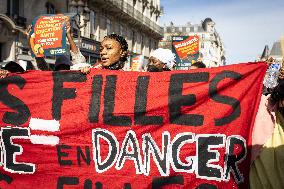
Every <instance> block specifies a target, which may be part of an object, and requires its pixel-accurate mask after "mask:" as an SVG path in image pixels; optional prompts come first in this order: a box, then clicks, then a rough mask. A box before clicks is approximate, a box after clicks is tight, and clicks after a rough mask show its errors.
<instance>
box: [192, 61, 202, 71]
mask: <svg viewBox="0 0 284 189" xmlns="http://www.w3.org/2000/svg"><path fill="white" fill-rule="evenodd" d="M198 68H206V65H205V64H204V63H203V62H195V63H194V64H192V65H191V66H190V70H194V69H198Z"/></svg>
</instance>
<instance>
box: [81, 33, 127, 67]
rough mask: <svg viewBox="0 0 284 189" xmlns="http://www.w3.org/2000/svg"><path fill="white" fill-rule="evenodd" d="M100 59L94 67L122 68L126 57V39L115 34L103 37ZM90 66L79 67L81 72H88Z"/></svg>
mask: <svg viewBox="0 0 284 189" xmlns="http://www.w3.org/2000/svg"><path fill="white" fill-rule="evenodd" d="M100 56H101V61H100V62H99V63H98V64H97V65H94V66H93V68H95V69H109V70H123V67H124V64H125V62H126V60H127V57H128V44H127V42H126V40H125V39H124V38H123V37H122V36H120V35H117V34H110V35H107V36H105V37H104V39H103V41H102V42H101V47H100ZM91 68H92V67H84V68H82V69H81V72H83V73H89V72H90V69H91Z"/></svg>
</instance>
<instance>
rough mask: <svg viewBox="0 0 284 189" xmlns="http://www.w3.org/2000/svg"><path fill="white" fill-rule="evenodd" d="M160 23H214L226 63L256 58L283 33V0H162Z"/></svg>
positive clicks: (283, 34)
mask: <svg viewBox="0 0 284 189" xmlns="http://www.w3.org/2000/svg"><path fill="white" fill-rule="evenodd" d="M161 6H163V7H164V15H162V16H161V18H160V25H161V26H164V25H165V24H166V25H169V23H170V22H171V21H172V22H173V23H174V25H185V24H186V23H187V22H191V23H193V24H198V23H200V22H201V20H204V19H205V18H207V17H210V18H212V20H213V21H214V22H215V29H216V31H217V32H218V33H219V35H220V37H221V39H222V41H223V43H224V45H225V50H226V59H227V64H236V63H242V62H250V61H255V59H256V58H257V57H258V56H259V55H261V53H262V51H263V49H264V47H265V45H268V46H269V48H270V49H271V48H272V45H273V43H274V42H276V41H278V40H280V37H281V36H284V0H161Z"/></svg>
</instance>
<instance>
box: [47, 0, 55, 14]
mask: <svg viewBox="0 0 284 189" xmlns="http://www.w3.org/2000/svg"><path fill="white" fill-rule="evenodd" d="M45 8H46V13H47V14H55V13H56V11H55V7H54V5H53V4H52V3H50V2H47V3H46V4H45Z"/></svg>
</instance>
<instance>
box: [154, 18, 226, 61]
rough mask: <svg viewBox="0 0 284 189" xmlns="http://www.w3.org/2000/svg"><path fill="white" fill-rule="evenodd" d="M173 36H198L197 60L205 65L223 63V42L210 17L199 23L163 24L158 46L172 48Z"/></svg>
mask: <svg viewBox="0 0 284 189" xmlns="http://www.w3.org/2000/svg"><path fill="white" fill-rule="evenodd" d="M173 36H198V37H199V40H200V41H199V60H202V61H203V62H204V63H205V64H206V67H217V66H222V65H225V60H226V58H225V49H224V44H223V42H222V40H221V38H220V36H219V34H218V32H217V31H216V29H215V22H213V20H212V19H211V18H206V19H205V20H204V21H201V23H200V24H192V23H190V22H188V23H187V24H186V25H180V26H178V25H174V23H172V22H171V23H170V25H168V26H164V38H163V39H162V40H161V41H160V42H159V47H161V48H167V49H171V50H173V49H172V37H173ZM178 66H179V65H178ZM180 66H182V65H180Z"/></svg>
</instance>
